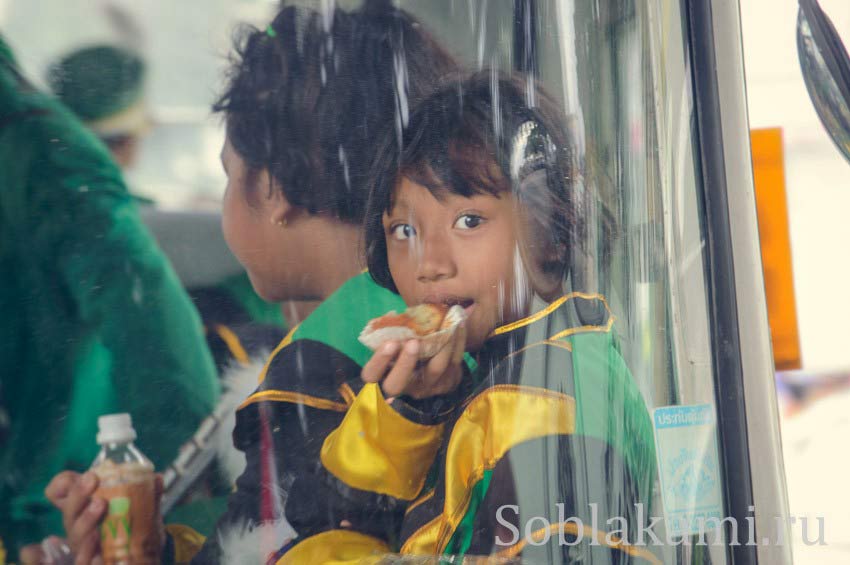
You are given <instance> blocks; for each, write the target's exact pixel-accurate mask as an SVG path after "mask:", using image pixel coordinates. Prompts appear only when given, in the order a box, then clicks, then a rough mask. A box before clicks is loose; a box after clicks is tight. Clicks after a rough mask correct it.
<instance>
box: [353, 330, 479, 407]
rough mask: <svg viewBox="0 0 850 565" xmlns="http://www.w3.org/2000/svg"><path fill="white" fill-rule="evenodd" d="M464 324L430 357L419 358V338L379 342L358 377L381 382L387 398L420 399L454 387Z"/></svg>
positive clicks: (457, 380) (460, 375)
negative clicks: (406, 397) (421, 360)
mask: <svg viewBox="0 0 850 565" xmlns="http://www.w3.org/2000/svg"><path fill="white" fill-rule="evenodd" d="M465 349H466V327H465V325H464V324H461V325H460V326H459V327H458V328H457V331H455V333H454V335H453V336H452V337H451V339H450V340H449V342H448V343H447V344H446V346H445V347H443V348H442V349H441V350H440V351H439V352H438V353H437V354H436V355H435V356H434V357H432V358H431V359H429V360H427V361H424V362H419V359H418V354H419V340H417V339H410V340H407V341H406V342H404V343H401V342H397V341H391V342H388V343H385V344H384V345H382V346H381V347H380V348H378V350H377V351H376V352H375V354H374V355H372V358H371V359H369V361H368V362H367V363H366V364H365V365H364V366H363V371H362V372H361V374H360V376H361V378H362V379H363V380H364V381H365V382H367V383H381V389H382V390H383V391H384V395H386V397H387V398H392V397H396V396H399V395H402V394H404V395H407V396H410V397H412V398H416V399H422V398H429V397H432V396H439V395H442V394H448V393H450V392H452V391H454V390H455V389H456V388H457V387H458V385H459V384H460V381H461V379H462V378H463V369H462V367H461V363H462V362H463V353H464V351H465Z"/></svg>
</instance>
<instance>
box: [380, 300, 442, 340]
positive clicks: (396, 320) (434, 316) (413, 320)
mask: <svg viewBox="0 0 850 565" xmlns="http://www.w3.org/2000/svg"><path fill="white" fill-rule="evenodd" d="M448 311H449V307H448V306H446V305H445V304H419V305H418V306H412V307H410V308H408V309H407V310H405V311H404V312H402V313H401V314H396V313H394V312H390V313H389V314H385V315H383V316H381V317H380V318H375V319H374V320H372V321H371V322H370V324H371V325H372V329H373V330H378V329H382V328H393V327H403V328H410V329H411V330H413V331H414V333H416V335H418V336H426V335H428V334H430V333H434V332H435V331H437V330H439V329H440V324H442V323H443V319H444V318H445V317H446V313H448Z"/></svg>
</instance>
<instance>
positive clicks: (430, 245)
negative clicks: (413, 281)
mask: <svg viewBox="0 0 850 565" xmlns="http://www.w3.org/2000/svg"><path fill="white" fill-rule="evenodd" d="M417 251H418V255H419V257H418V259H419V260H418V261H417V271H416V278H417V279H418V280H419V282H434V281H438V280H443V279H448V278H451V277H453V276H455V275H456V274H457V265H456V263H455V259H454V256H453V253H452V249H451V245H450V244H449V242H448V241H447V238H446V237H445V235H442V234H440V235H434V236H432V237H428V238H422V239H421V240H420V246H419V249H418V250H417Z"/></svg>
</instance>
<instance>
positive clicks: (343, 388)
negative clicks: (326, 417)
mask: <svg viewBox="0 0 850 565" xmlns="http://www.w3.org/2000/svg"><path fill="white" fill-rule="evenodd" d="M337 390H338V391H339V394H340V395H341V396H342V397H343V398H344V399H345V403H346V404H347V405H349V406H351V404H352V403H353V402H354V399H355V398H357V395H355V394H354V391H353V390H351V387H350V386H348V383H342V384H341V385H339V388H338V389H337Z"/></svg>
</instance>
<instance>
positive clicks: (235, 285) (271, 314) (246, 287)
mask: <svg viewBox="0 0 850 565" xmlns="http://www.w3.org/2000/svg"><path fill="white" fill-rule="evenodd" d="M218 287H219V288H221V289H222V290H224V291H225V292H227V293H228V294H230V296H232V297H233V299H234V300H235V301H236V302H238V303H239V305H240V306H242V308H244V310H245V312H246V313H247V314H248V316H249V317H250V318H251V321H252V322H257V323H259V324H273V325H275V326H281V327H283V326H285V325H286V323H285V321H284V319H283V313H281V311H280V304H274V303H271V302H266V301H265V300H263V299H262V298H260V297H259V295H257V293H256V291H254V287H253V286H252V285H251V279H249V278H248V275H247V274H246V273H240V274H238V275H234V276H232V277H229V278H227V279H225V280H224V281H222V282H221V283H219V284H218Z"/></svg>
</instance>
